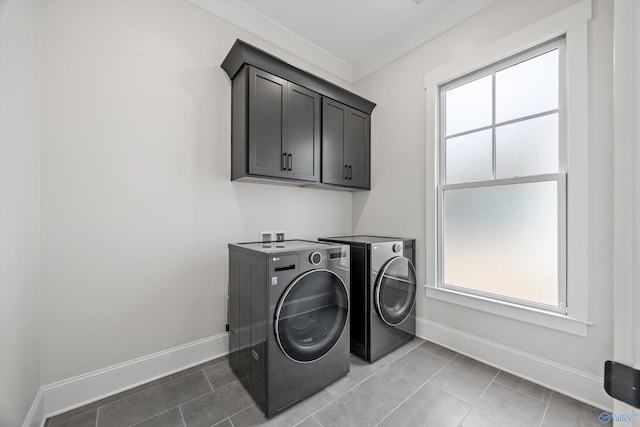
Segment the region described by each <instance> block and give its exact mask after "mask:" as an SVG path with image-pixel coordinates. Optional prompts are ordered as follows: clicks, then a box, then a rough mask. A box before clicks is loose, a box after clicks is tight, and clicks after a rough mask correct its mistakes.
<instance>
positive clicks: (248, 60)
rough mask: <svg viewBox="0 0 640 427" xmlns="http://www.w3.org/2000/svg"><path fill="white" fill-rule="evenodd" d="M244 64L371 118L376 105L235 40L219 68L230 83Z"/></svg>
mask: <svg viewBox="0 0 640 427" xmlns="http://www.w3.org/2000/svg"><path fill="white" fill-rule="evenodd" d="M244 64H248V65H252V66H254V67H256V68H259V69H261V70H263V71H266V72H268V73H271V74H274V75H276V76H278V77H281V78H283V79H285V80H288V81H290V82H293V83H295V84H297V85H300V86H302V87H305V88H307V89H309V90H312V91H314V92H317V93H319V94H320V95H322V96H325V97H328V98H331V99H334V100H336V101H338V102H342V103H343V104H346V105H349V106H351V107H353V108H355V109H357V110H360V111H362V112H363V113H366V114H371V112H372V111H373V109H374V108H375V106H376V104H375V103H373V102H371V101H369V100H367V99H365V98H363V97H361V96H359V95H356V94H355V93H353V92H350V91H348V90H346V89H344V88H342V87H340V86H338V85H336V84H333V83H331V82H329V81H327V80H324V79H322V78H320V77H318V76H316V75H314V74H311V73H308V72H306V71H304V70H301V69H299V68H297V67H294V66H293V65H291V64H288V63H287V62H285V61H283V60H281V59H280V58H277V57H275V56H273V55H271V54H270V53H267V52H265V51H264V50H262V49H258V48H257V47H255V46H252V45H250V44H249V43H247V42H245V41H242V40H240V39H237V40H236V41H235V43H234V44H233V46H232V47H231V50H229V53H228V54H227V56H226V57H225V59H224V61H222V64H221V65H220V66H221V67H222V69H223V70H224V71H225V72H226V73H227V75H228V76H229V78H230V79H231V80H233V78H234V77H235V75H236V74H237V73H238V71H240V69H241V68H242V66H243V65H244Z"/></svg>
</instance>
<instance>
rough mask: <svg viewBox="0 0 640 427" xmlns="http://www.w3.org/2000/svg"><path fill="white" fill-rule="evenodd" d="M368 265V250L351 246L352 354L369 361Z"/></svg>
mask: <svg viewBox="0 0 640 427" xmlns="http://www.w3.org/2000/svg"><path fill="white" fill-rule="evenodd" d="M368 264H369V257H368V255H367V250H366V248H364V247H358V246H351V278H350V282H351V316H350V321H351V353H353V354H355V355H356V356H358V357H360V358H362V359H367V357H368V349H369V332H368V323H369V322H368V317H367V313H368V307H367V305H368V301H369V298H368V297H367V292H368V288H369V286H368V284H367V282H368V281H369V274H368V273H367V271H368Z"/></svg>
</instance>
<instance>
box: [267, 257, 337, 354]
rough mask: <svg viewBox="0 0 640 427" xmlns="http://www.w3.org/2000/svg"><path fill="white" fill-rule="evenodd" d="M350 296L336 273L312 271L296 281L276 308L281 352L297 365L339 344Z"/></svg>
mask: <svg viewBox="0 0 640 427" xmlns="http://www.w3.org/2000/svg"><path fill="white" fill-rule="evenodd" d="M348 315H349V296H348V291H347V287H346V285H345V284H344V282H343V281H342V280H341V279H340V277H338V275H337V274H335V273H333V272H332V271H329V270H324V269H318V270H312V271H309V272H307V273H304V274H302V275H300V276H299V277H298V278H296V279H295V280H294V281H293V282H292V283H291V285H290V286H289V288H287V290H286V291H285V292H284V294H283V295H282V298H281V299H280V301H279V303H278V306H277V308H276V314H275V322H274V328H275V334H276V338H277V341H278V345H279V347H280V349H281V350H282V351H283V352H284V354H285V355H286V356H287V357H289V358H290V359H292V360H294V361H296V362H302V363H305V362H313V361H315V360H318V359H320V358H321V357H322V356H324V355H325V354H327V353H328V352H329V351H331V349H332V348H333V347H334V346H335V345H336V343H337V342H338V340H339V339H340V337H341V336H342V333H343V332H344V330H345V326H346V324H347V318H348Z"/></svg>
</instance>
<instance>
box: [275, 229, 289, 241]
mask: <svg viewBox="0 0 640 427" xmlns="http://www.w3.org/2000/svg"><path fill="white" fill-rule="evenodd" d="M285 235H286V231H274V232H273V240H274V241H275V242H284V241H285Z"/></svg>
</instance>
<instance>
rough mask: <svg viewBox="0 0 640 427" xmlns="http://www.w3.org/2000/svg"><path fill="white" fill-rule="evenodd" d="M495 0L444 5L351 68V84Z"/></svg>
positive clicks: (465, 0)
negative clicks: (421, 23) (416, 26)
mask: <svg viewBox="0 0 640 427" xmlns="http://www.w3.org/2000/svg"><path fill="white" fill-rule="evenodd" d="M496 1H497V0H458V1H455V2H451V3H449V4H448V5H447V6H445V7H443V8H442V9H440V10H439V11H437V12H436V13H435V14H433V15H432V16H431V18H430V19H429V20H428V21H427V22H425V23H424V24H423V25H421V26H420V27H418V28H416V29H414V30H413V31H410V32H409V33H407V34H406V35H404V36H402V37H400V38H399V39H397V40H395V41H394V42H392V43H390V44H388V45H387V46H384V47H381V48H380V49H379V50H378V53H376V54H375V55H374V56H372V57H371V58H369V59H367V60H364V61H361V62H360V63H358V64H356V65H355V66H354V67H353V83H355V82H357V81H358V80H361V79H363V78H365V77H367V76H368V75H370V74H372V73H374V72H376V71H377V70H379V69H381V68H382V67H384V66H386V65H389V64H390V63H392V62H393V61H395V60H396V59H398V58H400V57H402V56H404V55H406V54H407V53H409V52H411V51H412V50H414V49H416V48H418V47H420V46H422V45H423V44H424V43H426V42H428V41H429V40H432V39H434V38H436V37H437V36H439V35H440V34H442V33H444V32H446V31H448V30H450V29H451V28H453V27H455V26H456V25H458V24H459V23H460V22H462V21H464V20H466V19H468V18H470V17H471V16H473V15H475V14H476V13H478V12H480V11H481V10H483V9H485V8H487V7H489V6H491V5H492V4H494V3H496Z"/></svg>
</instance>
